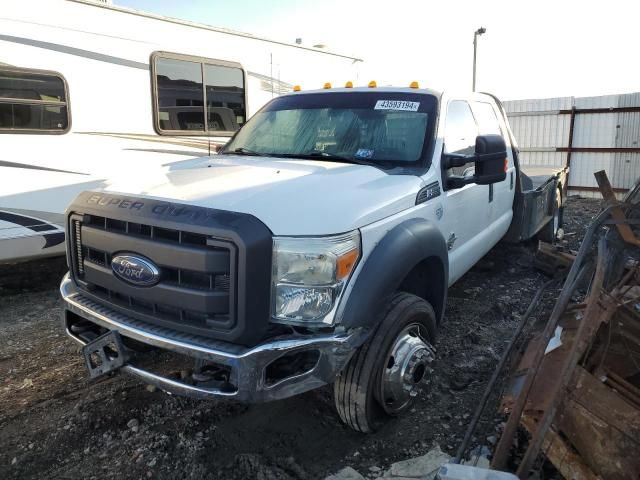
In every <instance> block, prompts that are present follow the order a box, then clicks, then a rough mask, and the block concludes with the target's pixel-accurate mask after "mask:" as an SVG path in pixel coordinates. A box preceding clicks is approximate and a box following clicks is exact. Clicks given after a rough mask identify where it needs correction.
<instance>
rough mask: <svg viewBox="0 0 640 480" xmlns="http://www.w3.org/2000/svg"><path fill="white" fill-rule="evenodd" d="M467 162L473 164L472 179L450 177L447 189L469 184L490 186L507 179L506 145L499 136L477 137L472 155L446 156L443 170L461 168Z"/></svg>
mask: <svg viewBox="0 0 640 480" xmlns="http://www.w3.org/2000/svg"><path fill="white" fill-rule="evenodd" d="M469 162H474V163H475V174H474V175H473V176H472V177H466V176H465V177H462V176H457V175H455V176H451V177H449V178H448V179H447V187H449V188H461V187H464V186H465V185H468V184H470V183H476V184H478V185H490V184H492V183H497V182H501V181H503V180H504V179H505V178H507V172H506V170H507V169H506V166H507V163H506V162H507V145H506V144H505V142H504V138H502V136H501V135H478V136H477V137H476V151H475V154H474V155H460V154H447V155H445V156H444V158H443V166H444V168H451V167H461V166H463V165H465V164H467V163H469Z"/></svg>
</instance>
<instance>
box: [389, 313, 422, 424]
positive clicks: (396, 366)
mask: <svg viewBox="0 0 640 480" xmlns="http://www.w3.org/2000/svg"><path fill="white" fill-rule="evenodd" d="M425 337H426V335H423V334H422V332H421V326H420V325H418V324H412V325H409V326H407V327H406V328H405V329H404V330H403V331H402V332H400V335H398V337H397V338H396V341H395V343H394V344H393V346H392V347H391V350H390V351H389V354H388V355H387V358H386V361H385V364H384V371H383V372H382V382H381V392H380V393H381V398H380V403H381V404H382V406H383V408H384V409H385V411H386V412H387V413H389V414H391V415H393V414H396V413H399V412H400V411H401V410H403V409H404V408H405V407H406V406H407V405H409V403H410V402H411V399H412V398H413V397H415V396H416V395H417V394H418V391H419V388H420V386H421V384H424V380H425V378H426V377H427V374H428V373H430V371H431V369H430V368H429V364H430V363H431V362H432V361H433V360H434V358H435V349H434V348H433V347H432V346H431V344H430V343H429V342H428V341H427V340H425Z"/></svg>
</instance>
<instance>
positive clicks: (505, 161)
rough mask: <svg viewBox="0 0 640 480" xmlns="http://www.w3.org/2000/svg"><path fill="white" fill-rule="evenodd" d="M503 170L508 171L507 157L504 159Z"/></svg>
mask: <svg viewBox="0 0 640 480" xmlns="http://www.w3.org/2000/svg"><path fill="white" fill-rule="evenodd" d="M504 171H505V172H508V171H509V159H508V158H505V159H504Z"/></svg>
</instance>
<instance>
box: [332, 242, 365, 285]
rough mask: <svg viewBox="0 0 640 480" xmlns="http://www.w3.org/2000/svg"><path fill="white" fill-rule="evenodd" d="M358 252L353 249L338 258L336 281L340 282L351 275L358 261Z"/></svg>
mask: <svg viewBox="0 0 640 480" xmlns="http://www.w3.org/2000/svg"><path fill="white" fill-rule="evenodd" d="M359 256H360V252H359V251H358V250H357V249H353V250H351V251H350V252H347V253H345V254H344V255H341V256H339V257H338V259H337V261H336V279H337V280H342V279H343V278H346V277H348V276H349V275H350V274H351V270H353V267H354V266H355V264H356V262H357V261H358V257H359Z"/></svg>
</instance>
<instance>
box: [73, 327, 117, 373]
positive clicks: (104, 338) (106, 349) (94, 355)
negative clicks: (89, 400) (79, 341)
mask: <svg viewBox="0 0 640 480" xmlns="http://www.w3.org/2000/svg"><path fill="white" fill-rule="evenodd" d="M82 355H84V363H85V365H86V366H87V370H88V371H89V378H91V379H94V378H97V377H100V376H102V375H105V374H107V373H110V372H113V371H115V370H117V369H119V368H120V367H122V366H123V365H124V364H125V363H127V361H128V360H129V355H128V353H127V349H126V347H125V346H124V344H123V343H122V337H121V336H120V334H119V333H118V332H117V331H116V330H112V331H110V332H107V333H105V334H104V335H101V336H99V337H98V338H96V339H95V340H93V341H92V342H90V343H87V344H86V345H85V346H84V347H82Z"/></svg>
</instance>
